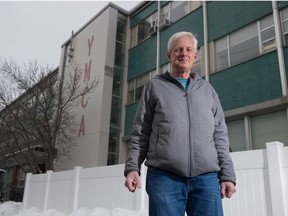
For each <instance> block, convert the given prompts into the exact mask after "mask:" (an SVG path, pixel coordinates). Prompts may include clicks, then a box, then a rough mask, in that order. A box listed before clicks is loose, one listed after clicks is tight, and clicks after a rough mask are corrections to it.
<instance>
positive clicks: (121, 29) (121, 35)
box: [116, 19, 126, 43]
mask: <svg viewBox="0 0 288 216" xmlns="http://www.w3.org/2000/svg"><path fill="white" fill-rule="evenodd" d="M125 31H126V22H125V20H122V19H118V23H117V35H116V40H117V41H119V42H122V43H125V36H126V34H125Z"/></svg>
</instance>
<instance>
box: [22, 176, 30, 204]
mask: <svg viewBox="0 0 288 216" xmlns="http://www.w3.org/2000/svg"><path fill="white" fill-rule="evenodd" d="M31 176H32V173H27V174H26V179H25V186H24V196H23V206H22V209H25V208H27V202H28V194H29V190H30V179H31Z"/></svg>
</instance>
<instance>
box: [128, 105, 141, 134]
mask: <svg viewBox="0 0 288 216" xmlns="http://www.w3.org/2000/svg"><path fill="white" fill-rule="evenodd" d="M138 104H139V103H134V104H131V105H129V106H126V113H125V128H124V135H125V136H127V135H130V133H131V131H132V128H133V124H134V118H135V114H136V111H137V108H138Z"/></svg>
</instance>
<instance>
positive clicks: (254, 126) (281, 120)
mask: <svg viewBox="0 0 288 216" xmlns="http://www.w3.org/2000/svg"><path fill="white" fill-rule="evenodd" d="M251 131H252V145H253V149H264V148H266V143H267V142H273V141H279V142H282V143H285V144H286V145H287V143H288V133H287V131H288V122H287V111H286V110H283V111H278V112H275V113H268V114H265V115H259V116H254V117H251Z"/></svg>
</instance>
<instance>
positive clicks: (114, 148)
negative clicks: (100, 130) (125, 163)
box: [107, 127, 119, 165]
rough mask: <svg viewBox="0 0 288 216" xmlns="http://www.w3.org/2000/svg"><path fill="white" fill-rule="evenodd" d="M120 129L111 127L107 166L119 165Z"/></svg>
mask: <svg viewBox="0 0 288 216" xmlns="http://www.w3.org/2000/svg"><path fill="white" fill-rule="evenodd" d="M118 131H119V130H118V129H117V128H114V127H110V134H109V147H108V159H107V165H114V164H118V152H119V146H118V144H117V143H119V142H118V139H119V135H118Z"/></svg>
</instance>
